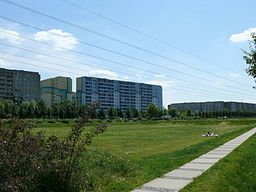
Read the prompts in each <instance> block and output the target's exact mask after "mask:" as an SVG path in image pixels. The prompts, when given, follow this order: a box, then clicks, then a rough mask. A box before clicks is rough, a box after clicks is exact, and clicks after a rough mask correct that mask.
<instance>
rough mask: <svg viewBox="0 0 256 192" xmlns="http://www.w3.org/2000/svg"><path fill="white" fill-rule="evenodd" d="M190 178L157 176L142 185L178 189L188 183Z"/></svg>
mask: <svg viewBox="0 0 256 192" xmlns="http://www.w3.org/2000/svg"><path fill="white" fill-rule="evenodd" d="M191 181H192V180H178V179H165V178H157V179H154V180H153V181H150V182H148V183H146V184H144V185H143V186H145V187H154V188H161V189H171V190H179V189H181V188H183V187H184V186H186V185H187V184H189V183H190V182H191Z"/></svg>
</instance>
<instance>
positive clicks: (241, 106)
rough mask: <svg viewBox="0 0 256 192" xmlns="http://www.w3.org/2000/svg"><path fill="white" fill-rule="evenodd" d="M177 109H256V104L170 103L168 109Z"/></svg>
mask: <svg viewBox="0 0 256 192" xmlns="http://www.w3.org/2000/svg"><path fill="white" fill-rule="evenodd" d="M169 108H172V109H176V110H177V111H182V110H185V109H187V110H190V111H191V112H209V111H223V110H224V109H227V110H229V111H232V112H234V111H250V112H253V111H256V104H252V103H242V102H224V101H213V102H191V103H174V104H171V105H168V109H169Z"/></svg>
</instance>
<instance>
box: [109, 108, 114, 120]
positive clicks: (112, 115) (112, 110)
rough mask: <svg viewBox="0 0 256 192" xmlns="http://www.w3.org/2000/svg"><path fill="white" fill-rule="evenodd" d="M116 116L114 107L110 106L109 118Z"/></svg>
mask: <svg viewBox="0 0 256 192" xmlns="http://www.w3.org/2000/svg"><path fill="white" fill-rule="evenodd" d="M114 116H115V114H114V108H113V107H110V108H109V109H108V118H109V120H111V121H112V120H113V118H114Z"/></svg>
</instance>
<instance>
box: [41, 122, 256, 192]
mask: <svg viewBox="0 0 256 192" xmlns="http://www.w3.org/2000/svg"><path fill="white" fill-rule="evenodd" d="M73 124H74V121H70V123H68V124H67V122H65V123H61V122H57V121H52V122H51V123H48V122H47V121H42V122H40V123H38V124H37V129H36V130H43V131H44V132H45V133H46V134H47V135H52V134H54V135H58V136H62V137H63V136H65V135H66V133H67V132H68V130H69V129H70V126H72V125H73ZM96 124H97V123H91V124H88V128H89V127H91V126H94V125H96ZM106 124H108V128H107V130H106V132H105V133H104V134H102V135H100V136H98V137H96V138H95V139H94V142H93V143H92V145H91V146H89V147H88V149H87V151H86V152H84V154H83V158H82V161H81V165H82V166H83V167H84V169H85V172H86V175H87V177H88V181H89V183H88V185H89V186H91V191H95V192H103V191H104V192H126V191H130V190H132V189H134V188H136V187H138V186H140V185H142V184H143V183H145V182H147V181H149V180H151V179H154V178H156V177H159V176H161V175H162V174H164V173H166V172H168V171H170V170H172V169H175V168H177V167H179V166H181V165H183V164H184V163H186V162H189V161H191V160H192V159H194V158H196V157H198V156H200V155H201V154H203V153H205V152H207V151H209V150H211V149H213V148H215V147H217V146H219V145H221V144H223V143H225V142H227V141H228V140H230V139H232V138H234V137H236V136H238V135H240V134H242V133H243V132H246V131H248V130H249V129H251V128H253V127H255V126H256V121H255V120H254V119H210V120H172V121H142V122H133V121H130V122H106ZM208 131H210V132H214V133H216V134H219V135H220V136H219V137H216V138H210V137H202V136H201V135H202V134H204V133H207V132H208ZM192 191H194V190H192ZM195 191H197V190H195ZM199 191H200V190H199Z"/></svg>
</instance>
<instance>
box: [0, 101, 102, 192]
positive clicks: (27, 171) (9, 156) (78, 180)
mask: <svg viewBox="0 0 256 192" xmlns="http://www.w3.org/2000/svg"><path fill="white" fill-rule="evenodd" d="M96 106H97V105H96ZM96 106H93V107H92V109H93V108H95V107H96ZM89 110H90V109H88V111H86V112H85V113H84V115H83V116H82V117H81V118H80V119H79V120H78V123H77V124H76V125H74V126H73V127H72V128H71V130H70V132H69V134H68V135H67V136H66V137H65V138H64V139H63V138H62V139H60V138H58V137H56V136H50V137H46V136H45V135H44V134H43V133H42V132H37V133H34V132H32V128H33V127H32V124H30V123H29V122H27V121H19V120H17V119H15V118H9V119H7V120H0V157H1V158H0V170H1V171H0V191H1V192H14V191H15V192H16V191H26V192H32V191H33V192H42V191H52V192H55V191H56V192H57V191H64V192H74V191H82V190H85V189H86V187H87V183H88V182H87V178H86V177H85V176H84V175H86V174H84V173H83V170H82V167H81V166H80V158H81V154H82V152H83V151H85V149H86V146H87V145H89V144H90V143H91V142H92V138H93V137H94V136H96V135H98V134H101V133H103V132H104V130H105V129H106V126H105V125H99V126H97V127H94V128H91V129H90V130H87V131H86V133H85V134H83V137H82V131H83V130H84V125H85V124H86V123H87V122H88V119H89V118H90V117H89V114H90V113H89Z"/></svg>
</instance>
